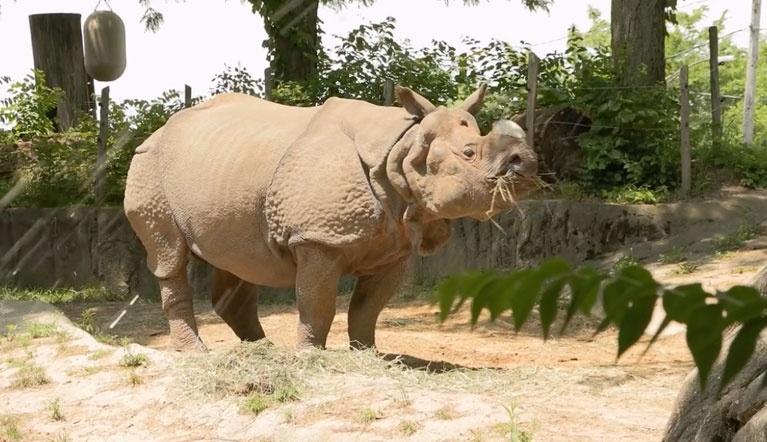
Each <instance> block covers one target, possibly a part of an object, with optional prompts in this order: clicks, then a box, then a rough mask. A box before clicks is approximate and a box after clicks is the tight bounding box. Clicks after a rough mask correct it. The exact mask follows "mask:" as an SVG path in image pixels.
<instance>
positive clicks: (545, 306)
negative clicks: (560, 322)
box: [539, 276, 567, 340]
mask: <svg viewBox="0 0 767 442" xmlns="http://www.w3.org/2000/svg"><path fill="white" fill-rule="evenodd" d="M565 283H567V278H566V277H562V276H561V277H559V278H558V279H556V280H554V281H551V282H550V283H549V284H548V285H547V286H546V288H545V289H544V290H543V293H542V294H541V300H540V303H539V310H540V313H541V326H542V327H543V339H544V340H546V339H548V338H549V330H550V329H551V324H552V323H553V322H554V320H555V319H556V317H557V310H559V309H558V306H557V303H558V301H559V296H560V295H561V294H562V288H563V287H564V286H565Z"/></svg>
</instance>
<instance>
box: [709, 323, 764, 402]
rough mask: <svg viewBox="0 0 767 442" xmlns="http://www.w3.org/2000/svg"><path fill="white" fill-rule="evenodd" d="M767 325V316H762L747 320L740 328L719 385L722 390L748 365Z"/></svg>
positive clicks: (733, 341)
mask: <svg viewBox="0 0 767 442" xmlns="http://www.w3.org/2000/svg"><path fill="white" fill-rule="evenodd" d="M765 327H767V318H764V317H762V318H759V319H754V320H750V321H747V322H746V323H745V324H743V326H742V327H741V328H740V331H738V334H737V336H735V339H733V340H732V343H731V344H730V348H729V350H728V353H727V359H726V361H725V364H724V373H723V374H722V382H721V384H720V385H719V391H720V392H721V391H722V389H724V387H725V386H727V384H728V383H730V381H731V380H732V379H733V378H734V377H735V375H737V374H738V373H739V372H740V371H741V370H742V369H743V367H745V366H746V363H747V362H748V360H749V359H750V358H751V355H752V354H753V353H754V348H755V347H756V341H757V340H758V339H759V335H760V334H761V332H762V330H764V329H765Z"/></svg>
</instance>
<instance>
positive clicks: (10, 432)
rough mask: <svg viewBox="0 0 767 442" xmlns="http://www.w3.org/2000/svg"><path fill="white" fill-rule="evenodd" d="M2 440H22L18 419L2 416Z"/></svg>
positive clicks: (13, 441) (0, 417)
mask: <svg viewBox="0 0 767 442" xmlns="http://www.w3.org/2000/svg"><path fill="white" fill-rule="evenodd" d="M0 440H2V441H8V442H17V441H20V440H21V431H20V430H19V426H18V424H17V423H16V419H14V418H12V417H9V416H0Z"/></svg>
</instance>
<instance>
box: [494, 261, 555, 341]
mask: <svg viewBox="0 0 767 442" xmlns="http://www.w3.org/2000/svg"><path fill="white" fill-rule="evenodd" d="M569 271H570V265H569V264H568V263H567V262H566V261H564V260H563V259H560V258H552V259H549V260H547V261H545V262H544V263H543V264H541V265H540V266H538V268H536V269H534V270H530V271H529V272H528V274H527V275H526V276H524V277H523V278H520V279H519V283H518V285H516V286H513V289H512V290H513V293H509V297H510V304H511V309H512V310H511V313H512V316H513V318H514V329H515V330H517V331H519V329H520V328H522V325H523V324H524V323H525V321H526V320H527V318H528V316H529V315H530V312H531V311H532V310H533V307H534V306H535V303H536V301H538V299H539V297H540V295H541V287H543V286H545V284H544V283H545V282H546V281H547V280H550V279H552V278H558V277H561V275H563V274H566V273H567V272H569Z"/></svg>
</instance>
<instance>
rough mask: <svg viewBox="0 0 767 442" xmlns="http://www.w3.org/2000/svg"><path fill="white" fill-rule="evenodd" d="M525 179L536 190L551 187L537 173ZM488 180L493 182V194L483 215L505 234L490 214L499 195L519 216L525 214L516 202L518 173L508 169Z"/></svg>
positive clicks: (544, 189) (545, 189) (550, 188)
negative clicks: (488, 207) (504, 172)
mask: <svg viewBox="0 0 767 442" xmlns="http://www.w3.org/2000/svg"><path fill="white" fill-rule="evenodd" d="M527 179H528V180H530V182H532V183H533V184H534V185H535V186H536V187H537V188H538V190H542V191H547V190H552V189H553V187H552V186H551V185H550V184H549V183H547V182H546V181H544V180H543V179H541V177H540V176H538V175H536V176H533V177H530V178H527ZM490 180H491V181H492V182H493V183H494V184H495V186H494V187H493V195H492V199H491V200H490V209H488V211H487V212H485V215H486V216H487V219H488V220H490V222H491V223H493V225H494V226H495V227H496V228H498V230H500V231H501V233H503V234H504V235H506V231H505V230H503V227H501V225H500V224H498V222H497V221H496V220H495V219H493V216H492V215H493V212H494V211H495V204H496V201H497V198H498V196H500V197H501V200H503V201H504V202H506V203H511V204H512V205H513V206H514V208H516V209H517V211H518V212H519V214H520V215H521V216H524V215H525V212H524V211H523V210H522V208H521V207H520V205H519V204H517V189H516V184H517V183H518V182H519V175H517V174H516V173H515V172H514V171H509V172H507V173H506V174H505V175H502V176H499V177H493V178H491V179H490Z"/></svg>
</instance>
